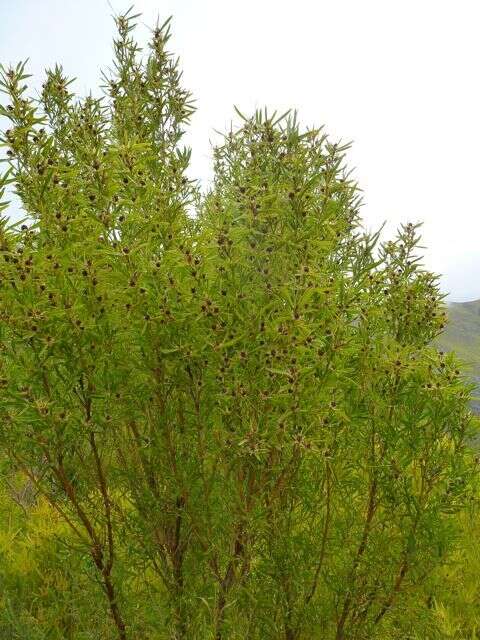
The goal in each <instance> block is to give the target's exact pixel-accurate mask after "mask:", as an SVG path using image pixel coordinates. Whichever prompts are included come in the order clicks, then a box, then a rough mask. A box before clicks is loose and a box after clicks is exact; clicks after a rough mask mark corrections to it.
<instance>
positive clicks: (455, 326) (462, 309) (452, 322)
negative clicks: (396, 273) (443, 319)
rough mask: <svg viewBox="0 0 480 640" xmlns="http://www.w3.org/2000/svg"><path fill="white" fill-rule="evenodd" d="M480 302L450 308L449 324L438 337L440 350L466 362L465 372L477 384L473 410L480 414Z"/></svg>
mask: <svg viewBox="0 0 480 640" xmlns="http://www.w3.org/2000/svg"><path fill="white" fill-rule="evenodd" d="M479 336H480V301H479V300H474V301H472V302H458V303H452V304H450V305H449V306H448V324H447V326H446V328H445V331H444V333H443V334H442V335H441V336H439V337H438V344H439V345H440V348H442V349H445V350H446V351H454V352H455V353H456V354H457V356H458V357H460V358H462V360H463V361H464V362H465V367H464V368H465V371H466V372H467V373H468V374H469V376H470V377H471V378H472V380H473V381H474V382H475V383H476V389H475V392H474V398H473V403H472V406H473V409H474V411H475V413H476V414H478V413H480V397H479V388H480V387H479V385H480V340H479Z"/></svg>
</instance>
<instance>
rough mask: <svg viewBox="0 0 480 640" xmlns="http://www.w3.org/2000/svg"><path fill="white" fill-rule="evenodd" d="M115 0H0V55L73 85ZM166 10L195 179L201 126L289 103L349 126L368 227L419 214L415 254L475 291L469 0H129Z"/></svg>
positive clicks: (104, 37) (473, 24) (83, 76)
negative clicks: (184, 93)
mask: <svg viewBox="0 0 480 640" xmlns="http://www.w3.org/2000/svg"><path fill="white" fill-rule="evenodd" d="M129 5H130V3H129V2H121V1H120V0H110V2H107V0H0V61H1V62H2V63H3V64H7V63H9V62H17V61H19V60H24V59H25V58H30V65H29V70H30V72H31V73H33V74H34V78H33V81H34V83H35V85H36V86H39V85H40V83H41V82H42V74H43V70H44V68H45V67H49V66H52V65H54V63H55V62H61V63H62V64H63V66H64V68H65V71H66V72H67V74H68V75H70V76H75V77H77V79H78V80H77V83H76V85H75V86H76V89H77V91H78V92H79V93H80V94H86V93H87V92H88V91H89V90H90V89H91V88H92V89H94V88H95V87H96V86H97V85H98V82H99V78H100V73H99V69H100V68H105V67H106V66H108V64H109V62H110V60H111V40H112V36H113V20H112V19H111V14H112V10H113V11H115V12H120V11H123V10H125V9H127V8H128V6H129ZM135 8H136V9H138V11H137V12H142V14H143V16H142V18H141V23H142V24H141V26H140V30H139V39H140V40H141V41H144V39H145V37H146V36H147V34H148V31H147V29H146V25H148V26H154V23H155V21H156V18H157V16H160V19H161V20H162V21H163V19H165V18H167V17H168V16H169V15H173V17H174V20H173V37H172V45H171V48H172V49H173V50H174V51H175V52H176V53H177V54H178V55H179V56H180V58H181V63H182V66H183V69H184V81H185V84H186V86H187V87H188V88H189V89H190V90H191V91H192V92H193V94H194V96H195V97H196V99H197V107H198V111H197V113H196V115H195V117H194V118H193V121H192V128H191V129H192V130H191V134H190V136H189V140H188V142H189V144H191V145H192V146H193V166H192V171H193V173H194V174H195V175H196V176H198V177H199V178H201V179H202V181H203V183H204V184H206V183H207V181H208V179H209V176H210V175H211V174H210V166H211V147H210V140H212V139H214V133H213V130H214V129H220V130H224V129H225V128H228V127H229V125H230V122H231V120H232V119H233V120H234V121H235V114H234V111H233V105H234V104H235V105H237V106H238V107H239V108H240V110H241V111H243V112H251V111H252V110H254V109H255V108H257V107H263V106H264V105H267V106H268V107H269V108H270V109H272V110H273V109H278V110H279V111H281V110H286V109H288V108H290V107H292V108H297V109H298V111H299V117H300V120H301V121H302V122H303V123H305V125H314V124H315V125H319V124H324V125H325V126H326V130H327V132H329V133H330V134H331V136H332V137H333V138H341V139H343V140H352V141H353V143H354V144H353V148H352V150H351V151H350V153H349V163H350V166H353V167H355V168H356V174H355V175H356V177H357V179H358V180H359V182H360V185H361V187H362V188H363V190H364V202H365V206H364V208H363V217H364V220H365V224H366V226H367V227H369V228H376V227H377V226H378V225H379V224H380V223H381V222H382V221H384V220H387V221H388V225H387V235H388V233H391V232H392V231H393V230H394V229H395V228H396V226H397V225H398V224H399V223H400V222H402V221H405V222H410V221H412V222H417V221H423V222H424V228H423V236H424V245H426V247H427V249H426V253H425V255H426V264H427V265H428V267H429V268H431V269H433V270H435V271H437V272H439V273H442V274H443V278H442V285H443V289H444V291H445V292H449V294H450V295H449V299H450V300H455V301H461V300H469V299H476V298H480V251H479V237H480V215H479V213H480V211H479V201H478V197H477V193H478V191H479V180H478V156H479V149H480V93H479V85H478V62H479V60H480V37H479V35H478V28H479V19H480V3H479V2H478V0H450V1H444V0H395V1H394V0H390V1H388V0H329V1H327V0H287V1H284V0H256V1H255V0H242V1H241V2H233V1H231V0H196V1H195V0H158V1H153V0H137V2H136V3H135Z"/></svg>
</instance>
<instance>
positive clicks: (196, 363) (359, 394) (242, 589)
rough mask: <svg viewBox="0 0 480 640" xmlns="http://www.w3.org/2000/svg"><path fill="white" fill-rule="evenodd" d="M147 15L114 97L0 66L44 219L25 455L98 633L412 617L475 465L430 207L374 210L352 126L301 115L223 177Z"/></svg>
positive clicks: (228, 633)
mask: <svg viewBox="0 0 480 640" xmlns="http://www.w3.org/2000/svg"><path fill="white" fill-rule="evenodd" d="M134 19H135V16H130V15H129V14H127V15H124V16H121V17H119V18H118V19H117V27H118V36H117V38H116V40H115V46H114V52H115V60H114V70H113V72H112V73H113V75H112V76H111V77H110V76H108V77H105V89H106V92H107V96H106V97H105V98H104V99H94V98H92V97H87V98H86V99H84V100H76V99H75V97H74V96H73V94H71V93H70V90H69V86H70V81H69V80H68V79H67V78H66V77H65V76H64V74H63V71H62V69H61V68H60V67H56V68H55V69H54V70H52V71H48V72H47V80H46V82H45V85H44V89H43V93H42V95H41V97H40V99H39V100H34V99H27V98H26V97H25V96H26V87H24V85H23V82H24V80H25V79H26V78H27V77H28V76H26V74H25V71H24V65H19V66H17V67H16V68H14V69H8V70H4V73H3V76H2V87H3V88H4V90H5V92H6V93H7V95H8V96H9V99H10V103H9V104H8V105H7V106H6V107H2V108H1V112H0V113H1V114H2V115H4V116H6V117H8V118H9V119H10V121H11V127H10V129H9V130H8V131H6V133H5V137H4V143H5V145H7V147H8V151H7V153H8V155H9V158H8V166H9V169H8V170H7V172H6V173H5V174H4V184H5V185H7V184H9V183H11V184H13V185H14V187H15V189H16V192H17V194H18V196H19V197H20V199H21V201H22V204H23V207H24V209H25V211H26V214H27V216H28V224H22V223H18V224H13V225H12V224H11V225H9V224H8V220H7V218H4V219H3V220H2V224H1V229H0V253H1V256H0V258H1V260H2V263H1V267H0V269H1V273H0V277H1V284H0V300H1V325H0V332H1V334H0V349H1V353H2V359H1V363H0V366H1V372H0V375H1V380H0V412H1V419H2V429H1V431H0V437H1V443H2V447H3V449H4V452H5V457H6V460H7V463H8V464H7V469H6V473H15V474H18V473H20V474H23V477H24V478H25V481H28V483H30V485H31V486H32V487H33V488H34V489H35V491H36V492H37V493H38V495H39V496H42V500H43V501H46V502H47V503H48V504H49V505H50V507H49V508H50V509H51V510H52V511H54V512H55V513H56V514H57V516H56V517H58V519H59V520H58V522H61V523H62V525H61V527H60V528H59V530H58V532H57V534H58V537H59V539H63V541H64V543H67V544H68V545H69V549H70V555H71V558H72V563H71V565H69V567H70V568H69V570H70V571H72V572H73V573H74V574H75V575H76V572H77V571H78V572H79V574H80V575H81V576H84V577H85V576H86V577H90V579H91V581H92V585H91V587H90V592H91V593H93V590H94V588H97V589H98V590H101V591H102V592H103V594H104V602H102V603H101V604H100V605H99V606H100V607H102V608H104V614H105V615H104V617H103V622H102V623H99V624H98V629H106V628H107V625H109V631H106V630H105V631H103V630H102V631H99V633H101V637H109V635H108V634H110V635H112V636H113V635H114V634H115V635H116V637H118V638H120V639H121V640H125V639H126V638H139V637H142V638H162V639H163V638H170V639H174V638H175V639H177V640H180V639H185V640H186V639H187V638H202V639H203V638H215V640H223V639H226V638H229V639H232V640H233V639H234V638H239V639H240V638H252V639H258V640H260V639H262V640H268V639H272V640H273V639H277V638H285V639H286V640H297V639H298V640H300V639H301V638H302V639H306V638H317V637H318V638H320V637H322V638H332V639H335V640H347V638H374V637H378V638H385V637H391V638H405V637H414V636H413V635H410V636H407V635H406V634H412V633H416V632H417V631H418V630H419V629H420V625H421V624H422V625H423V623H422V622H421V621H422V619H423V618H422V615H423V617H424V618H425V620H426V622H425V625H427V623H428V620H429V615H430V614H429V609H428V607H426V605H425V606H423V604H416V605H414V604H413V603H415V601H416V598H420V596H421V594H422V593H423V591H422V589H423V585H424V583H425V581H426V580H427V579H428V578H429V577H430V576H431V575H432V574H433V572H434V571H435V569H436V568H437V567H438V566H439V565H442V563H443V562H444V559H445V558H446V557H447V555H448V553H449V552H450V550H451V548H452V544H453V540H454V537H455V536H454V534H455V527H454V520H455V515H456V514H457V513H458V512H459V511H461V510H462V508H463V507H464V504H465V502H466V501H467V500H468V499H469V497H470V494H471V486H472V485H471V482H472V477H473V476H474V466H473V464H472V461H471V460H470V455H469V453H468V450H467V447H466V444H465V443H466V437H467V436H468V433H469V428H470V422H471V416H470V413H469V410H468V401H469V388H468V386H466V385H465V384H464V382H463V381H462V379H461V378H460V376H459V371H458V369H457V363H456V360H455V358H454V356H453V355H446V356H445V355H442V354H441V353H439V352H438V351H437V349H436V348H434V347H433V346H431V343H432V340H434V339H435V338H436V336H438V334H439V333H440V332H441V330H442V328H443V324H444V319H443V318H444V314H445V311H444V309H443V304H442V296H441V294H440V293H439V291H438V286H437V278H436V277H435V276H434V275H433V274H430V273H429V272H427V271H426V270H424V269H423V267H422V266H421V264H420V262H419V258H418V256H417V246H418V234H417V226H415V225H412V224H407V225H405V226H403V227H402V228H401V229H400V230H399V232H398V236H397V237H396V238H395V239H394V240H393V241H391V242H387V243H386V244H383V245H381V244H380V243H379V234H373V235H370V234H367V233H365V232H364V231H363V230H362V228H361V225H360V219H359V214H358V210H359V205H360V202H359V196H358V190H357V186H356V185H355V183H354V182H353V181H352V180H351V178H350V176H349V174H348V172H347V171H346V168H345V162H344V155H345V152H346V150H347V149H348V146H346V145H343V146H342V145H340V144H333V143H331V142H330V141H329V139H328V138H327V136H326V135H325V134H324V133H323V130H321V129H319V130H310V131H303V130H302V129H301V128H300V126H299V125H298V123H297V121H296V118H295V116H292V115H290V114H284V115H283V116H281V117H277V116H276V115H275V114H274V115H268V113H267V112H265V113H261V112H258V113H256V114H254V116H253V117H252V118H245V117H244V116H241V114H239V115H240V116H241V118H242V124H241V126H240V127H239V128H238V130H236V131H231V132H230V133H229V134H228V135H226V136H225V139H224V141H223V143H222V144H221V145H220V146H219V147H218V148H216V149H215V152H214V153H215V156H214V157H215V182H214V186H213V188H212V189H211V191H210V192H209V193H208V194H207V195H206V196H205V197H203V198H201V197H200V196H199V194H198V191H197V188H196V185H195V184H194V183H192V182H191V181H189V179H188V178H187V177H186V169H187V168H188V163H189V157H190V153H189V151H188V150H186V149H184V148H183V147H182V146H181V140H182V135H183V133H184V127H185V126H186V124H187V122H188V120H189V117H190V115H191V113H192V102H191V98H190V96H189V94H188V92H186V91H185V90H184V89H183V88H182V87H181V85H180V73H179V71H178V66H177V63H176V61H175V60H174V59H173V58H172V57H171V56H170V54H168V53H167V51H166V48H165V46H166V43H167V41H168V37H169V31H168V23H166V24H165V25H163V26H162V27H160V28H157V29H155V30H154V31H153V34H152V40H151V43H150V50H149V54H148V57H147V59H146V60H144V61H142V60H141V59H140V56H139V49H138V46H137V45H136V43H135V41H134V40H133V39H132V35H131V34H132V29H133V27H134ZM192 207H194V208H195V210H196V213H197V215H196V216H195V217H190V216H189V211H190V210H191V209H192ZM42 504H45V502H42ZM67 530H68V533H67ZM55 562H57V565H56V566H57V569H51V574H52V575H53V577H54V578H55V576H57V575H58V576H59V577H60V576H61V575H62V571H63V569H64V568H65V565H63V564H62V563H61V562H60V563H59V564H58V559H57V560H55ZM55 562H54V561H53V559H52V563H51V565H55ZM40 571H42V572H43V571H50V569H48V568H47V569H45V568H43V567H42V566H40ZM57 572H58V573H57ZM79 584H83V582H77V583H76V584H75V588H74V592H73V594H72V596H71V598H72V602H73V601H74V600H75V598H76V597H77V595H76V594H77V593H78V589H79V587H78V585H79ZM11 593H13V594H14V595H12V596H9V598H10V602H12V603H13V606H16V605H15V598H16V597H17V596H15V590H13V591H12V592H11ZM18 598H19V599H20V601H24V596H18ZM48 601H49V602H50V603H51V606H52V610H51V611H50V612H49V613H48V616H49V617H50V619H55V618H56V614H55V611H56V609H55V607H56V606H57V603H56V601H55V597H53V596H52V597H50V598H49V600H48ZM79 602H83V600H82V599H81V598H80V600H79ZM145 603H148V606H145ZM59 606H60V605H59ZM82 606H83V605H82ZM91 606H92V605H91V603H88V602H87V603H86V607H85V610H82V609H81V608H80V610H79V611H77V614H76V617H75V622H74V624H73V628H72V630H71V632H70V631H69V633H71V636H70V637H72V638H84V637H89V636H88V635H85V634H88V633H91V631H88V629H89V628H90V629H91V627H89V622H88V621H89V620H90V618H89V615H90V614H89V611H90V609H89V607H91ZM422 607H423V608H422ZM17 609H18V607H17ZM42 610H43V609H42ZM32 611H33V613H31V615H33V616H34V617H36V619H37V622H38V625H39V626H38V628H39V629H41V631H39V632H38V633H42V632H43V628H44V627H43V626H42V625H43V624H44V622H43V619H42V618H41V616H40V615H39V613H38V609H33V610H32ZM405 611H410V613H411V614H412V617H411V619H409V620H408V621H407V618H406V616H405ZM413 614H414V615H413ZM22 615H23V614H22ZM109 616H110V617H109ZM415 624H416V625H417V626H416V627H415ZM421 628H422V629H423V628H424V627H423V626H422V627H421ZM425 628H426V626H425ZM25 633H26V632H25ZM44 635H45V637H57V636H55V635H52V634H50V635H48V633H45V634H44ZM39 637H43V636H39Z"/></svg>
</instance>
